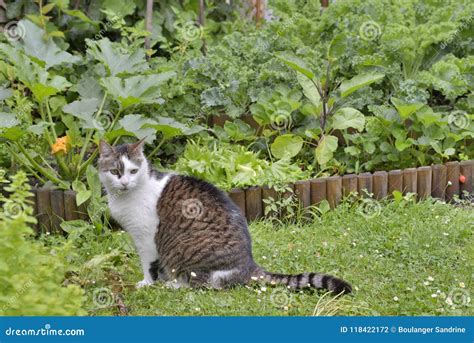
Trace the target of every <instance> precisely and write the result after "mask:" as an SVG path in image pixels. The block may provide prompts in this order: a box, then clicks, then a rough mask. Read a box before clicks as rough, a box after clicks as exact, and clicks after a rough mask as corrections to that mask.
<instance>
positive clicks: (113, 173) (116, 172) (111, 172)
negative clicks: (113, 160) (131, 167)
mask: <svg viewBox="0 0 474 343" xmlns="http://www.w3.org/2000/svg"><path fill="white" fill-rule="evenodd" d="M109 171H110V174H112V175H118V174H119V171H118V169H110V170H109Z"/></svg>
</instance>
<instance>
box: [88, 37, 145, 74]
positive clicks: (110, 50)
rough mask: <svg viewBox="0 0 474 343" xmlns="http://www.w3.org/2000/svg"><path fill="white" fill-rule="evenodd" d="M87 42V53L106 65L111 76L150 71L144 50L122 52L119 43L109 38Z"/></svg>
mask: <svg viewBox="0 0 474 343" xmlns="http://www.w3.org/2000/svg"><path fill="white" fill-rule="evenodd" d="M86 42H87V46H88V49H87V52H88V53H89V54H90V55H92V56H93V57H94V58H95V59H96V60H98V61H100V62H101V63H102V64H104V65H105V67H106V68H107V70H108V72H109V75H110V76H117V75H120V74H137V73H140V72H142V71H145V70H147V69H148V63H147V61H146V59H145V50H144V49H137V50H135V51H133V52H130V51H122V49H121V47H120V45H119V44H118V43H112V42H111V41H110V40H109V39H108V38H103V39H101V40H98V41H93V40H91V39H88V40H86Z"/></svg>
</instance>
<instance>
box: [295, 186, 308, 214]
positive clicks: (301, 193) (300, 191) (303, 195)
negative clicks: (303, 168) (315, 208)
mask: <svg viewBox="0 0 474 343" xmlns="http://www.w3.org/2000/svg"><path fill="white" fill-rule="evenodd" d="M295 195H296V197H297V199H298V201H299V203H300V206H301V207H303V208H306V207H308V206H309V205H311V184H310V182H309V180H304V181H297V182H295Z"/></svg>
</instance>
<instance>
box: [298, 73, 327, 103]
mask: <svg viewBox="0 0 474 343" xmlns="http://www.w3.org/2000/svg"><path fill="white" fill-rule="evenodd" d="M296 77H297V78H298V82H299V84H300V85H301V87H302V88H303V94H304V95H305V96H306V97H307V98H308V100H309V101H311V103H312V104H313V105H314V106H316V107H318V106H319V105H320V103H321V97H320V96H319V93H318V89H317V88H316V85H315V84H314V82H313V81H312V80H310V79H308V78H307V77H306V76H304V75H303V74H300V73H297V75H296Z"/></svg>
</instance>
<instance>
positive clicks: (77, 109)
mask: <svg viewBox="0 0 474 343" xmlns="http://www.w3.org/2000/svg"><path fill="white" fill-rule="evenodd" d="M99 104H100V100H99V99H95V98H92V99H82V100H76V101H73V102H71V103H70V104H67V105H66V106H64V107H63V112H65V113H70V114H72V115H73V116H74V117H76V118H79V119H81V120H82V126H83V128H85V129H93V128H97V125H96V123H95V122H94V114H95V113H96V112H97V109H98V108H99Z"/></svg>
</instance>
